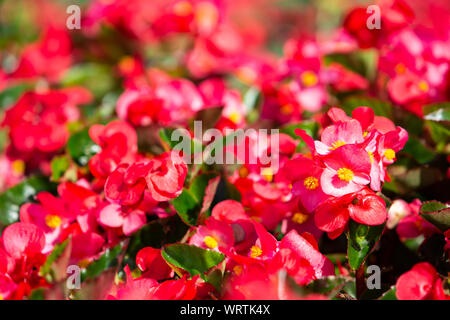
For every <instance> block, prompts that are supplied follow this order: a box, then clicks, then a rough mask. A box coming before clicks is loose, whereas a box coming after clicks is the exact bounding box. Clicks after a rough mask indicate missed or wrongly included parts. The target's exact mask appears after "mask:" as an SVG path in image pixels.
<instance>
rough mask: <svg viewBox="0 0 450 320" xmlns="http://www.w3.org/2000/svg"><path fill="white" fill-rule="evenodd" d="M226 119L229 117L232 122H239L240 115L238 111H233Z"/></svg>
mask: <svg viewBox="0 0 450 320" xmlns="http://www.w3.org/2000/svg"><path fill="white" fill-rule="evenodd" d="M228 119H230V120H231V121H232V122H233V123H239V122H241V120H242V115H241V114H240V113H239V112H238V111H233V112H231V113H230V115H229V116H228Z"/></svg>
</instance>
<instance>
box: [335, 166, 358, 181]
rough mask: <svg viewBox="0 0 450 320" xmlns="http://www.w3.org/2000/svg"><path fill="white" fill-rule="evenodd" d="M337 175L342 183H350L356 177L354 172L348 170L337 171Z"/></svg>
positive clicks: (340, 169)
mask: <svg viewBox="0 0 450 320" xmlns="http://www.w3.org/2000/svg"><path fill="white" fill-rule="evenodd" d="M337 174H338V177H339V179H341V180H342V181H347V182H350V181H351V180H352V179H353V177H354V173H353V171H352V170H350V169H348V168H339V170H338V171H337Z"/></svg>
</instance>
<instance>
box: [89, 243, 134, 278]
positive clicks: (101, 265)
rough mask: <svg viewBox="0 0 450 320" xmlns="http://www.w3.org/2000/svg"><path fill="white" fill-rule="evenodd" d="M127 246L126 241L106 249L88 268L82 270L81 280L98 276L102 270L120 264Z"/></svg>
mask: <svg viewBox="0 0 450 320" xmlns="http://www.w3.org/2000/svg"><path fill="white" fill-rule="evenodd" d="M125 247H126V242H125V241H124V242H121V243H119V244H118V245H116V246H115V247H113V248H110V249H106V250H105V252H104V253H103V254H102V255H101V256H100V258H98V259H97V260H95V261H93V262H92V263H91V264H89V265H88V266H87V267H86V269H83V270H82V271H81V281H85V280H86V279H88V278H95V277H98V276H99V275H100V274H102V272H104V271H105V270H108V269H110V268H113V267H118V266H119V258H120V254H121V253H122V252H123V250H124V248H125Z"/></svg>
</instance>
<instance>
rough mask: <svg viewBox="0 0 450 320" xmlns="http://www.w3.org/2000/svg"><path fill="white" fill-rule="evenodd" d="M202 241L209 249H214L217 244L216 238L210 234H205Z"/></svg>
mask: <svg viewBox="0 0 450 320" xmlns="http://www.w3.org/2000/svg"><path fill="white" fill-rule="evenodd" d="M203 242H205V245H206V246H207V247H208V248H210V249H215V248H217V245H218V243H217V241H216V239H214V238H213V237H211V236H206V237H205V238H204V239H203Z"/></svg>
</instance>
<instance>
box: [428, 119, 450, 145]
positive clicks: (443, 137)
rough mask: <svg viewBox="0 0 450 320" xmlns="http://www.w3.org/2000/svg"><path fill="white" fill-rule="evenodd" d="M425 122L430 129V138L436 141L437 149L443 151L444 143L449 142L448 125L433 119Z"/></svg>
mask: <svg viewBox="0 0 450 320" xmlns="http://www.w3.org/2000/svg"><path fill="white" fill-rule="evenodd" d="M425 124H426V126H427V128H428V130H429V131H430V134H431V138H432V139H433V141H434V142H435V143H436V149H437V151H438V152H441V153H443V152H444V150H445V147H446V145H447V144H448V143H449V142H450V126H449V125H447V124H443V123H438V122H434V121H426V122H425Z"/></svg>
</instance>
